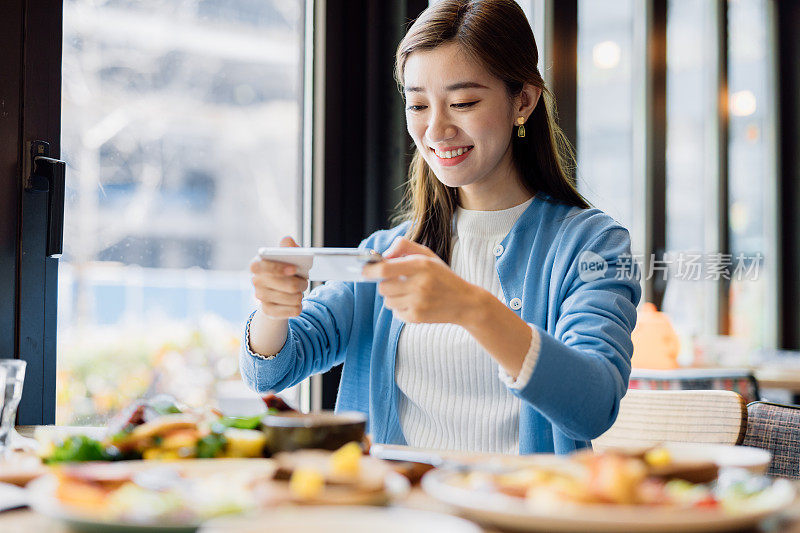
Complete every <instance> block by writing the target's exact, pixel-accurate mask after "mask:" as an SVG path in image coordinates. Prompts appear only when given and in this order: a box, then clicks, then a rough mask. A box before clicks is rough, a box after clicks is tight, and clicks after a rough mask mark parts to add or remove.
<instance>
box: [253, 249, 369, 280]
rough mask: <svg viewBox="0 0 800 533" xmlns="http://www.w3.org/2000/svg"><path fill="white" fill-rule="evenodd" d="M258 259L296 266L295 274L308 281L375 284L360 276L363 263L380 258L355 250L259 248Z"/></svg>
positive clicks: (365, 251) (364, 251)
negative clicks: (365, 282) (368, 282)
mask: <svg viewBox="0 0 800 533" xmlns="http://www.w3.org/2000/svg"><path fill="white" fill-rule="evenodd" d="M258 255H259V257H261V259H267V260H269V261H280V262H282V263H290V264H292V265H296V266H297V273H298V274H299V275H301V276H303V277H306V278H308V280H309V281H329V280H335V281H375V282H377V281H378V280H370V279H366V278H364V277H363V276H362V275H361V269H363V268H364V265H366V264H367V263H377V262H378V261H382V260H383V257H382V256H381V254H379V253H378V252H376V251H375V250H361V249H358V248H259V249H258Z"/></svg>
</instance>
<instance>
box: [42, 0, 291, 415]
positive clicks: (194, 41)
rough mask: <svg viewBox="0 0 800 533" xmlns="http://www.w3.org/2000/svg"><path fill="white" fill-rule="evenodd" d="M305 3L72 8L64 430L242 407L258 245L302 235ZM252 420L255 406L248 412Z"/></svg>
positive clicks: (226, 1)
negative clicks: (161, 412)
mask: <svg viewBox="0 0 800 533" xmlns="http://www.w3.org/2000/svg"><path fill="white" fill-rule="evenodd" d="M304 16H305V5H304V0H186V1H182V2H177V3H176V2H170V1H166V0H147V1H130V0H112V1H107V2H92V1H88V0H65V2H64V42H63V44H64V46H63V92H62V97H63V101H62V124H63V128H62V139H63V140H62V157H63V159H65V160H66V161H67V164H68V172H67V198H66V208H65V232H64V256H63V258H62V260H61V265H60V271H59V309H58V313H59V316H58V376H57V381H56V387H57V410H56V420H57V423H58V424H102V423H103V422H104V421H105V420H106V419H107V418H108V416H110V415H111V414H112V413H113V412H115V411H116V410H117V409H119V408H120V407H122V406H124V405H125V404H126V403H127V402H129V401H130V400H132V399H134V398H137V397H143V396H151V395H155V394H159V393H168V394H172V395H174V396H176V397H177V398H178V399H179V400H181V401H183V402H185V403H187V404H190V405H199V404H203V403H207V401H208V398H216V399H217V402H219V403H221V404H224V405H223V407H228V408H232V407H233V408H239V407H242V406H243V405H246V404H247V402H256V403H257V402H258V399H257V397H256V396H255V395H253V394H252V393H249V391H246V389H244V385H243V384H242V383H241V381H240V378H239V373H238V366H237V354H238V349H239V343H240V336H241V327H242V324H243V321H244V319H245V317H246V316H247V314H248V313H249V311H250V310H251V309H252V308H253V306H254V300H253V299H252V290H251V286H250V276H249V273H248V272H247V264H248V262H249V260H250V258H252V257H253V256H254V255H255V251H256V248H257V246H258V245H275V244H276V243H277V241H278V240H279V239H280V237H281V236H283V235H287V234H291V235H294V236H295V238H297V239H298V240H301V239H302V237H303V235H302V233H301V232H302V230H303V223H302V220H303V213H302V204H303V194H302V193H303V189H302V187H303V179H302V165H301V163H302V158H301V147H302V140H303V138H302V134H303V132H302V124H303V72H304V63H303V58H304V20H305V19H304ZM251 405H252V404H251Z"/></svg>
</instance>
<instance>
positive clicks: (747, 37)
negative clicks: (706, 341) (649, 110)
mask: <svg viewBox="0 0 800 533" xmlns="http://www.w3.org/2000/svg"><path fill="white" fill-rule="evenodd" d="M769 27H770V25H769V3H768V2H767V0H737V1H736V2H729V4H728V50H729V52H728V54H729V56H728V85H729V98H730V100H729V109H730V134H729V143H730V144H729V150H728V156H729V159H728V161H729V163H728V164H729V170H728V201H729V216H728V220H729V238H730V245H731V250H730V251H731V254H732V255H733V256H734V257H737V256H743V257H746V258H748V259H747V261H748V264H747V265H746V266H747V267H748V268H751V269H752V270H751V273H752V274H750V275H749V276H745V277H743V278H742V279H739V278H738V277H737V276H734V277H732V280H731V287H730V304H731V309H730V330H731V335H733V336H735V337H738V338H740V339H741V340H742V341H743V342H745V343H746V344H747V345H749V346H753V347H759V346H766V347H772V346H774V345H775V341H776V333H777V331H776V328H775V316H776V307H777V304H776V298H775V295H776V290H777V289H776V278H777V274H776V272H777V271H776V269H777V263H778V258H777V250H776V247H777V243H776V242H775V241H774V235H776V233H777V232H776V229H775V227H776V226H775V225H776V217H777V215H776V214H775V212H776V209H775V206H776V205H777V202H776V197H775V191H776V190H777V185H776V168H775V156H774V151H775V137H774V131H775V109H774V107H773V105H774V101H775V96H774V95H775V94H777V93H776V91H775V86H774V80H773V79H772V75H771V72H772V61H773V57H774V56H773V54H772V53H771V44H770V37H769V35H770V32H768V28H769Z"/></svg>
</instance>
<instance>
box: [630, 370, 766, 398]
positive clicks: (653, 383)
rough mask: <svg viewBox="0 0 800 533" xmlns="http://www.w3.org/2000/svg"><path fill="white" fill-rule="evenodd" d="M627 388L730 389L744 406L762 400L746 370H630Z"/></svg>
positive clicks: (750, 372)
mask: <svg viewBox="0 0 800 533" xmlns="http://www.w3.org/2000/svg"><path fill="white" fill-rule="evenodd" d="M628 388H629V389H642V390H729V391H733V392H738V393H739V394H740V395H741V396H742V398H744V401H745V404H747V403H750V402H755V401H757V400H760V399H761V393H760V391H759V389H758V381H757V380H756V377H755V375H754V374H753V372H752V371H751V370H749V369H746V368H744V369H737V368H679V369H675V370H647V369H642V368H634V369H633V370H632V371H631V378H630V384H629V385H628Z"/></svg>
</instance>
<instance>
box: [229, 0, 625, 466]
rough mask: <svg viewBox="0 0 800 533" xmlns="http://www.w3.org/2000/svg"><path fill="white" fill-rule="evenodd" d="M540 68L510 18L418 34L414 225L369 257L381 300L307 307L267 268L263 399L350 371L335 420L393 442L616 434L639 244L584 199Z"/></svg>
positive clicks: (348, 292)
mask: <svg viewBox="0 0 800 533" xmlns="http://www.w3.org/2000/svg"><path fill="white" fill-rule="evenodd" d="M537 59H538V52H537V49H536V44H535V42H534V38H533V33H532V32H531V28H530V25H529V24H528V21H527V20H526V18H525V15H524V14H523V12H522V10H521V9H520V8H519V6H518V5H517V4H516V3H515V2H514V1H513V0H440V1H439V2H437V3H435V4H434V5H432V6H431V7H429V8H428V9H427V10H425V12H424V13H423V14H422V15H421V16H420V17H419V18H418V19H417V20H416V22H415V23H414V24H413V25H412V26H411V28H410V29H409V31H408V33H407V34H406V36H405V38H404V39H403V41H402V42H401V43H400V46H399V47H398V50H397V77H398V80H400V83H401V85H402V87H403V92H404V95H405V100H406V121H407V125H408V132H409V133H410V134H411V137H412V138H413V140H414V143H415V145H416V152H415V154H414V159H413V162H412V164H411V168H410V182H409V189H408V195H407V211H406V217H405V218H406V220H405V221H404V222H403V223H402V224H400V225H398V226H397V227H395V228H392V229H389V230H383V231H378V232H376V233H374V234H373V235H371V236H369V237H368V238H367V239H366V240H364V241H363V242H362V243H361V247H364V248H371V249H374V250H377V251H379V252H381V253H382V254H383V255H384V257H386V260H385V261H383V262H381V263H377V264H374V265H370V266H368V267H365V271H364V273H365V275H366V276H368V277H371V278H374V279H375V280H379V281H380V282H379V283H342V282H329V283H326V284H325V285H324V286H321V287H319V288H317V289H315V290H314V291H312V292H311V293H310V294H309V295H308V296H307V297H305V298H303V295H302V293H303V291H304V290H305V289H306V287H307V281H306V280H305V279H303V278H301V277H299V276H298V275H296V273H295V269H294V267H291V266H287V265H285V264H281V263H277V262H269V261H263V260H260V259H255V260H253V262H252V263H251V265H250V268H251V270H252V272H253V285H254V287H255V294H256V297H257V298H258V300H259V301H260V309H258V310H256V311H255V312H254V313H253V314H252V315H251V318H250V320H249V321H248V324H247V328H246V335H245V342H244V344H243V349H242V354H241V370H242V375H243V377H244V379H245V381H246V382H247V383H248V384H249V386H250V387H252V388H253V389H255V390H257V391H260V392H265V391H267V390H282V389H284V388H286V387H289V386H292V385H294V384H296V383H298V382H300V381H301V380H303V379H305V378H306V377H308V376H309V375H311V374H314V373H318V372H324V371H326V370H328V369H329V368H331V367H332V366H334V365H337V364H339V363H344V368H343V371H342V381H341V386H340V389H339V396H338V400H337V409H347V410H358V411H362V412H365V413H367V414H368V416H369V429H370V432H371V433H372V437H373V440H374V441H375V442H380V443H399V444H409V445H413V446H421V447H430V448H444V449H462V450H480V451H493V452H507V453H533V452H556V453H567V452H570V451H572V450H575V449H578V448H583V447H586V446H589V441H590V440H591V439H593V438H595V437H597V436H598V435H600V434H602V433H603V432H604V431H605V430H606V429H608V428H609V426H611V424H612V423H613V422H614V419H615V417H616V415H617V410H618V407H619V402H620V399H621V398H622V397H623V395H624V394H625V391H626V389H627V384H628V376H629V373H630V359H631V353H632V350H633V348H632V344H631V330H632V329H633V327H634V324H635V321H636V305H637V303H638V301H639V297H640V289H639V279H638V271H636V270H635V268H634V269H630V268H628V269H625V268H624V266H623V265H624V264H625V260H624V259H623V258H624V257H626V256H627V257H629V254H630V239H629V236H628V232H627V230H625V229H624V228H623V227H621V226H620V225H619V224H617V223H616V222H615V221H614V220H613V219H611V218H610V217H608V216H606V215H605V214H603V213H602V212H601V211H599V210H597V209H590V208H589V206H588V204H587V203H586V201H585V200H584V199H583V198H582V197H581V196H580V195H579V194H578V193H577V192H576V189H575V184H574V180H573V178H572V177H571V176H570V167H569V165H568V164H567V161H568V160H569V154H570V152H569V149H568V145H567V144H566V143H565V142H564V141H563V140H562V136H561V133H560V130H559V129H558V127H557V126H556V124H555V122H554V120H553V116H554V107H553V105H554V104H553V102H552V99H551V98H550V97H549V94H548V92H547V90H546V89H545V86H544V81H543V79H542V77H541V75H540V73H539V72H538V70H537V66H536V64H537ZM281 245H282V246H296V244H295V243H294V241H292V240H291V239H290V238H284V240H283V241H281Z"/></svg>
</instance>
